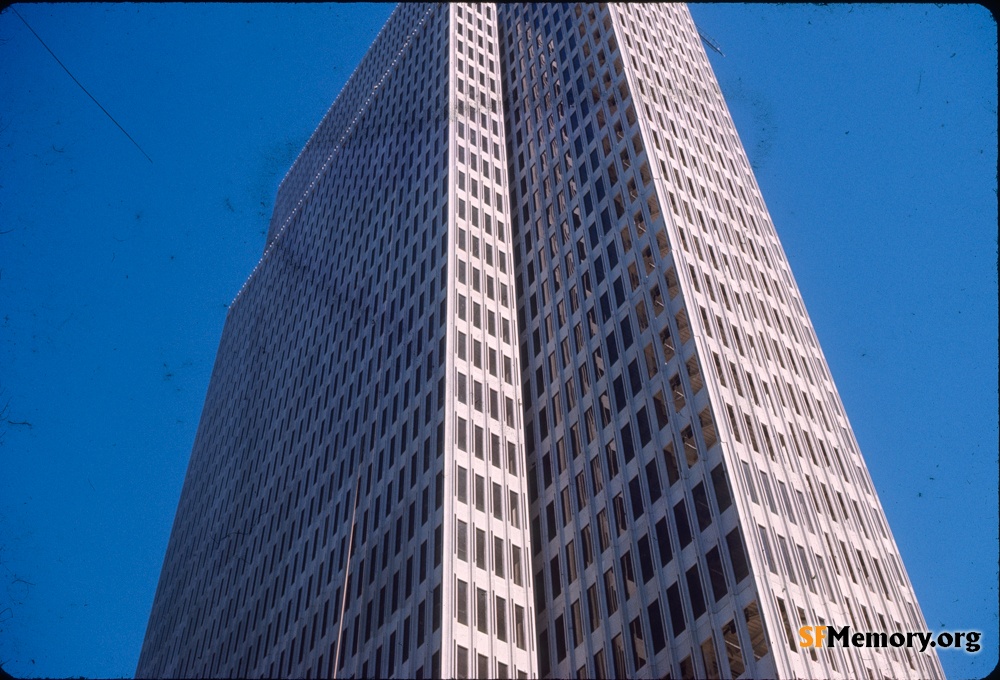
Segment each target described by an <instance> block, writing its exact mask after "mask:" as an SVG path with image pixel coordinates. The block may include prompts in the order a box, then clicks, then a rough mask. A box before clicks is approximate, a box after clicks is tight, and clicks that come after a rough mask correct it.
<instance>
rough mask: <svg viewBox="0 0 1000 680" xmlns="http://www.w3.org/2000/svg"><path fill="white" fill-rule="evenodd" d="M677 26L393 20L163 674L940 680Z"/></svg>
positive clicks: (211, 436) (157, 669)
mask: <svg viewBox="0 0 1000 680" xmlns="http://www.w3.org/2000/svg"><path fill="white" fill-rule="evenodd" d="M825 623H830V624H835V625H847V624H850V625H852V626H853V627H855V628H856V629H857V630H872V631H887V632H892V631H896V630H902V631H906V630H925V629H926V626H925V623H924V621H923V619H922V617H921V614H920V611H919V607H918V605H917V603H916V599H915V597H914V594H913V590H912V587H911V585H910V583H909V581H908V578H907V576H906V573H905V570H904V568H903V565H902V563H901V561H900V559H899V553H898V550H897V548H896V546H895V544H894V542H893V539H892V537H891V533H890V532H889V528H888V526H887V524H886V521H885V516H884V513H883V511H882V509H881V506H880V504H879V502H878V499H877V497H876V495H875V492H874V489H873V488H872V485H871V481H870V478H869V476H868V473H867V470H866V468H865V465H864V462H863V460H862V459H861V456H860V453H859V451H858V449H857V445H856V442H855V440H854V437H853V434H852V433H851V429H850V425H849V423H848V421H847V418H846V416H845V414H844V412H843V407H842V405H841V403H840V400H839V398H838V397H837V394H836V389H835V387H834V386H833V383H832V379H831V378H830V375H829V370H828V368H827V365H826V362H825V360H824V358H823V356H822V353H821V351H820V349H819V346H818V344H817V342H816V338H815V334H814V333H813V330H812V326H811V324H810V322H809V320H808V317H807V315H806V313H805V309H804V308H803V306H802V302H801V296H800V294H799V292H798V289H797V287H796V285H795V282H794V280H793V278H792V276H791V272H790V270H789V267H788V263H787V260H786V258H785V256H784V253H783V251H782V249H781V246H780V244H779V242H778V239H777V236H776V233H775V231H774V227H773V225H772V223H771V220H770V218H769V216H768V214H767V210H766V208H765V206H764V203H763V200H762V199H761V196H760V190H759V188H758V187H757V185H756V182H755V181H754V179H753V176H752V173H751V172H750V169H749V165H748V162H747V159H746V155H745V153H744V151H743V149H742V146H741V145H740V142H739V139H738V137H737V135H736V131H735V129H734V127H733V124H732V120H731V118H730V116H729V113H728V110H727V109H726V106H725V103H724V101H723V99H722V96H721V93H720V92H719V88H718V85H717V83H716V81H715V78H714V76H713V74H712V72H711V68H710V66H709V63H708V60H707V58H706V55H705V52H704V50H703V48H702V46H701V42H700V39H699V35H698V32H697V29H696V28H695V26H694V24H693V22H692V21H691V18H690V15H689V14H688V11H687V9H686V8H685V7H684V6H682V5H676V6H671V5H655V6H654V5H649V6H646V5H623V6H617V5H592V6H591V5H563V6H555V5H537V6H515V5H501V6H493V5H490V4H483V5H416V4H413V5H410V4H402V5H400V6H399V7H398V8H397V9H396V11H395V12H394V13H393V15H392V16H391V17H390V19H389V21H388V22H387V23H386V25H385V27H384V28H383V29H382V31H381V32H380V33H379V35H378V37H377V38H376V40H375V42H374V44H373V45H372V47H371V49H370V50H369V52H368V54H367V55H366V56H365V58H364V59H363V60H362V62H361V63H360V65H359V66H358V68H357V70H356V71H355V73H354V74H353V75H352V76H351V78H350V79H349V81H348V83H347V85H345V87H344V90H343V91H342V92H341V94H340V95H339V96H338V98H337V100H336V101H335V102H334V104H333V105H332V106H331V108H330V110H329V111H328V112H327V114H326V116H324V118H323V120H322V122H321V123H320V125H319V127H318V128H317V130H316V131H315V132H314V134H313V136H312V137H311V138H310V140H309V142H308V143H307V145H306V147H305V148H304V149H303V151H302V152H301V153H300V155H299V157H298V159H297V160H296V161H295V164H294V165H293V166H292V168H291V170H290V171H289V173H288V175H287V176H286V177H285V179H284V180H283V182H282V184H281V188H280V189H279V193H278V197H277V200H276V204H275V210H274V214H273V216H272V219H271V224H270V229H269V232H268V237H267V244H266V247H265V252H264V255H263V257H262V258H261V261H260V263H258V265H257V267H256V268H255V269H254V271H253V273H252V274H251V276H250V277H249V279H248V280H247V282H246V283H245V284H244V286H243V288H242V289H241V290H240V292H239V294H238V295H237V297H236V299H235V300H234V302H233V304H232V305H231V307H230V310H229V314H228V317H227V321H226V326H225V329H224V332H223V337H222V341H221V343H220V347H219V351H218V355H217V358H216V363H215V367H214V370H213V374H212V378H211V382H210V385H209V391H208V395H207V397H206V402H205V407H204V411H203V414H202V419H201V423H200V425H199V429H198V433H197V436H196V439H195V444H194V449H193V451H192V455H191V461H190V464H189V469H188V473H187V477H186V479H185V484H184V489H183V492H182V495H181V500H180V504H179V506H178V511H177V516H176V519H175V522H174V527H173V531H172V534H171V538H170V543H169V546H168V550H167V555H166V558H165V560H164V565H163V571H162V573H161V577H160V583H159V586H158V589H157V593H156V598H155V601H154V605H153V610H152V613H151V615H150V621H149V625H148V629H147V633H146V639H145V642H144V644H143V650H142V654H141V657H140V661H139V666H138V669H137V675H138V676H141V677H146V676H234V675H235V676H249V677H262V676H263V677H275V676H294V677H313V678H319V677H334V676H337V677H355V676H365V677H371V676H400V677H430V676H438V677H440V676H444V677H534V676H539V675H540V676H554V677H570V676H581V677H638V676H642V677H674V678H680V677H760V676H768V677H774V676H779V677H816V678H820V677H821V678H830V677H843V678H855V677H868V678H880V677H907V676H912V677H943V674H942V673H941V670H940V665H939V663H938V661H937V659H936V657H935V656H934V655H933V654H917V653H915V652H914V651H913V650H905V649H904V650H895V649H892V650H885V649H882V650H845V649H840V648H837V649H822V650H819V651H817V650H809V649H801V648H799V647H798V635H797V630H798V628H799V627H800V626H802V625H822V624H825Z"/></svg>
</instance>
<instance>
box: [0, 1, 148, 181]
mask: <svg viewBox="0 0 1000 680" xmlns="http://www.w3.org/2000/svg"><path fill="white" fill-rule="evenodd" d="M10 9H11V11H12V12H13V13H14V14H16V15H17V18H18V19H20V20H21V21H22V22H23V23H24V25H25V26H27V27H28V30H29V31H31V33H32V35H34V36H35V37H36V38H38V42H40V43H42V47H44V48H45V49H46V50H48V52H49V54H51V55H52V58H53V59H55V60H56V63H57V64H59V65H60V66H62V69H63V71H65V72H66V75H68V76H69V77H70V78H72V79H73V82H74V83H76V84H77V85H79V86H80V89H81V90H83V91H84V93H85V94H86V95H87V96H88V97H90V98H91V99H92V100H93V101H94V103H95V104H97V106H98V108H100V109H101V111H104V115H106V116H107V117H108V118H110V119H111V122H112V123H114V124H115V125H117V126H118V129H119V130H121V131H122V133H123V134H124V135H125V136H126V137H128V139H129V141H130V142H132V143H133V144H135V148H137V149H139V153H141V154H142V155H143V156H145V157H146V160H148V161H149V162H150V163H152V162H153V159H152V158H150V157H149V154H147V153H146V152H145V151H143V150H142V147H141V146H139V142H137V141H135V140H134V139H132V135H130V134H129V133H128V132H126V131H125V128H123V127H122V126H121V123H119V122H118V121H117V120H115V117H114V116H112V115H111V114H110V113H108V110H107V109H106V108H104V107H103V106H101V102H99V101H97V99H96V98H95V97H94V95H92V94H90V92H88V91H87V88H85V87H84V86H83V83H81V82H80V81H79V80H77V79H76V76H74V75H73V74H72V73H70V71H69V69H68V68H66V65H65V64H64V63H62V62H61V61H59V57H57V56H56V53H55V52H53V51H52V50H51V49H50V48H49V46H48V45H46V44H45V41H44V40H42V36H40V35H38V34H37V33H35V29H33V28H32V27H31V24H29V23H28V22H27V20H26V19H25V18H24V17H22V16H21V13H20V12H18V11H17V10H16V9H14V8H13V7H11V8H10Z"/></svg>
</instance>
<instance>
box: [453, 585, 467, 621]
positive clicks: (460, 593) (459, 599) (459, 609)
mask: <svg viewBox="0 0 1000 680" xmlns="http://www.w3.org/2000/svg"><path fill="white" fill-rule="evenodd" d="M455 618H456V619H457V620H458V622H459V623H462V624H465V625H469V584H468V583H466V582H465V581H463V580H462V579H458V587H457V588H456V589H455Z"/></svg>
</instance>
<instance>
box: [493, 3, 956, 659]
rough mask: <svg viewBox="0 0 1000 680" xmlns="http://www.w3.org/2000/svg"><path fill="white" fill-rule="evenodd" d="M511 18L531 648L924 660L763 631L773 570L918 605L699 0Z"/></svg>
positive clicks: (904, 607)
mask: <svg viewBox="0 0 1000 680" xmlns="http://www.w3.org/2000/svg"><path fill="white" fill-rule="evenodd" d="M500 29H501V31H500V32H501V51H502V55H503V68H504V69H505V70H506V73H505V78H504V85H505V88H506V89H505V94H506V97H507V107H506V108H505V115H506V117H507V122H508V130H509V137H508V140H507V143H508V156H509V158H510V161H511V162H510V165H509V172H510V182H511V215H512V226H513V228H514V233H515V241H516V247H515V249H514V258H515V269H516V273H517V276H518V277H519V287H518V291H519V299H518V316H519V321H520V328H521V329H522V335H521V358H522V366H521V368H522V381H523V385H524V388H523V403H524V407H525V445H526V448H527V451H528V461H529V466H532V463H534V465H533V468H534V469H529V476H530V477H529V484H530V485H531V486H530V488H531V489H532V491H533V496H532V501H533V503H532V532H533V548H534V550H535V556H534V557H535V564H536V590H537V591H538V593H537V597H536V601H537V602H538V609H539V612H538V614H539V623H538V627H539V663H540V668H541V670H542V672H543V673H546V672H551V673H552V674H554V675H557V676H568V675H571V674H572V673H574V672H577V671H578V670H581V669H582V670H583V671H585V672H586V674H588V675H592V674H594V675H598V676H600V675H601V674H603V673H614V674H616V675H634V674H645V673H647V672H649V673H652V674H656V675H661V674H664V673H669V674H671V675H680V676H682V677H687V676H690V675H691V674H693V675H695V676H704V675H708V676H713V675H717V674H719V673H722V674H724V675H725V674H726V673H727V671H726V670H725V668H726V665H727V664H728V665H729V668H730V670H731V671H732V672H733V673H734V674H738V672H737V671H736V669H737V668H740V669H754V670H753V673H754V674H764V675H766V674H769V673H772V674H773V673H775V672H780V673H781V674H793V675H794V674H810V673H812V674H816V673H818V674H819V675H821V676H823V677H829V676H831V675H836V674H837V673H841V674H846V675H848V676H850V675H859V676H861V675H866V674H867V672H868V669H871V670H872V671H873V672H874V671H877V672H879V673H883V674H888V675H891V676H900V675H904V674H905V673H907V672H909V673H913V672H914V671H915V670H916V672H917V674H920V673H924V674H934V673H936V672H937V667H936V666H935V664H936V660H934V661H932V662H931V663H929V664H928V663H926V661H924V660H917V663H919V664H921V666H919V667H918V666H915V665H914V659H913V658H904V656H903V655H901V654H899V653H896V652H887V653H885V654H881V655H877V658H875V659H874V660H871V659H862V658H861V656H860V655H855V656H854V657H852V658H851V659H841V660H840V661H838V660H837V659H834V658H832V657H831V658H829V659H828V658H825V657H824V658H823V659H809V660H808V661H807V660H804V659H803V658H802V656H803V655H801V654H798V653H797V650H795V649H789V648H788V647H787V646H784V645H781V646H780V647H779V644H780V641H779V642H778V643H774V645H773V646H775V649H770V648H769V647H768V646H767V645H768V643H769V642H770V641H771V639H770V638H767V637H762V638H761V639H760V640H756V641H755V640H754V638H755V632H754V630H752V629H753V628H754V627H755V626H756V627H759V628H760V629H761V630H763V621H764V620H767V621H777V620H778V610H779V607H778V602H777V599H776V597H775V595H773V594H772V593H787V598H788V599H792V600H793V602H794V606H795V607H796V608H797V609H796V610H795V611H797V610H798V609H802V611H803V615H804V613H805V611H806V610H805V609H804V608H802V607H799V605H803V606H804V607H808V609H809V611H810V612H811V616H810V617H809V620H814V619H815V617H816V616H822V617H825V618H827V619H830V620H845V621H848V620H852V621H858V623H861V622H862V620H863V619H862V618H855V617H854V615H853V614H852V611H854V610H853V609H852V606H853V607H854V608H855V609H857V608H860V612H861V616H866V614H865V612H867V611H877V612H879V614H878V615H879V616H882V615H883V614H884V615H885V616H886V617H888V618H889V619H891V620H892V621H894V622H902V625H904V626H913V627H916V628H920V627H921V626H922V620H921V619H920V617H919V614H918V612H917V610H916V606H915V602H914V600H913V594H912V590H911V589H910V587H909V585H908V583H907V582H906V579H905V574H904V573H903V570H902V567H901V564H900V562H899V558H898V552H897V551H896V548H895V545H894V544H893V542H892V539H891V537H890V535H889V533H888V529H887V527H886V525H885V522H884V515H883V513H882V511H881V508H880V507H879V505H878V501H877V499H876V497H875V495H874V491H873V489H872V488H871V484H870V481H869V479H868V477H867V473H866V472H865V470H864V464H863V462H862V461H861V458H860V455H859V454H858V452H857V447H856V444H855V443H854V440H853V438H852V436H851V434H850V432H849V429H848V428H849V426H848V424H847V421H846V418H845V416H844V414H843V409H842V407H841V405H840V402H839V400H838V398H837V397H836V395H835V391H834V387H833V384H832V382H831V379H830V377H829V372H828V370H827V368H826V365H825V362H824V360H823V358H822V355H821V353H820V351H819V348H818V346H817V344H816V341H815V335H814V333H813V331H812V328H811V326H810V325H809V321H808V318H807V316H806V314H805V310H804V308H803V307H802V304H801V300H800V296H799V294H798V291H797V288H796V287H795V284H794V281H793V280H792V278H791V274H790V272H789V269H788V265H787V261H786V260H785V257H784V254H783V252H782V251H781V247H780V245H779V243H778V240H777V236H776V234H775V232H774V228H773V226H772V225H771V222H770V219H769V217H768V215H767V212H766V209H765V208H764V205H763V202H762V200H761V198H760V194H759V189H758V188H757V186H756V184H755V182H754V180H753V177H752V174H751V173H750V170H749V166H748V164H747V161H746V157H745V154H744V153H743V150H742V148H741V147H740V144H739V141H738V138H737V136H736V132H735V130H734V128H733V126H732V122H731V120H730V118H729V115H728V112H727V110H726V108H725V104H724V102H723V100H722V97H721V93H720V92H719V90H718V86H717V85H716V83H715V80H714V76H713V75H712V73H711V70H710V68H709V65H708V61H707V59H706V57H705V55H704V51H703V49H702V48H701V45H700V42H699V37H698V33H697V30H696V29H695V27H694V25H693V23H692V22H691V19H690V16H689V14H688V13H687V10H686V8H684V7H683V6H655V7H654V6H651V5H621V6H618V5H599V6H582V5H576V6H537V7H527V8H525V7H514V6H504V7H502V8H501V11H500ZM588 482H589V485H588ZM588 486H589V488H588ZM590 489H592V490H593V491H592V492H591V491H590ZM573 497H575V498H576V503H575V505H574V504H573V503H572V502H571V501H572V499H573ZM807 499H808V500H807ZM730 508H732V509H730ZM751 518H752V521H751ZM757 524H759V525H760V527H759V529H760V531H759V532H757V531H753V532H750V531H747V528H748V527H754V526H756V525H757ZM820 534H823V536H822V537H820ZM594 535H596V536H597V541H596V546H594V544H595V541H594V540H593V538H592V537H593V536H594ZM769 537H770V538H769ZM574 545H585V546H588V549H587V550H588V552H586V553H585V558H584V564H586V565H587V568H586V569H585V570H584V571H583V573H582V574H578V571H577V569H576V568H575V564H576V562H575V558H574V557H572V556H571V555H567V554H566V552H565V549H566V548H567V547H568V546H574ZM848 545H851V546H863V550H857V549H855V550H853V551H849V550H848V549H847V547H846V546H848ZM590 546H594V547H590ZM591 550H593V551H594V554H593V555H591V554H590V551H591ZM657 560H658V563H657ZM756 564H760V565H764V566H763V569H764V570H763V571H761V570H760V569H752V571H754V572H755V573H757V574H760V576H759V577H758V579H757V580H756V582H755V581H754V580H751V579H747V578H746V576H747V575H748V573H749V571H750V570H751V569H750V565H756ZM841 564H842V565H844V574H843V575H841V574H840V572H839V571H838V569H840V565H841ZM868 565H870V567H869V566H868ZM876 565H877V568H876ZM890 570H891V571H892V573H893V574H894V575H895V576H896V577H897V578H896V580H895V581H892V579H886V578H884V574H883V577H882V578H881V579H880V578H879V577H878V576H877V574H879V573H882V572H889V571H890ZM768 574H770V575H771V576H770V577H769V576H768ZM866 574H867V576H865V575H866ZM786 585H787V589H786ZM831 588H835V589H836V590H831ZM591 589H595V592H594V596H593V599H594V601H595V602H601V601H602V600H603V601H604V602H606V604H607V611H606V613H605V614H604V615H603V621H604V623H605V625H604V626H603V628H604V630H603V631H599V634H594V635H589V636H584V637H580V636H577V635H576V632H575V629H574V626H576V625H577V624H576V620H577V617H576V615H575V613H573V612H574V611H575V606H576V605H575V604H574V603H575V602H576V601H578V599H581V600H586V598H587V595H586V593H588V592H589V591H590V590H591ZM602 589H603V590H604V591H605V592H604V597H603V598H602V597H601V594H600V592H599V591H600V590H602ZM663 602H666V606H663V605H662V603H663ZM623 603H624V606H623ZM852 603H853V604H852ZM713 604H714V606H713ZM751 605H752V606H753V609H752V611H753V617H750V616H747V617H740V616H736V615H735V614H737V613H738V612H739V611H741V610H746V608H748V607H750V606H751ZM789 607H791V605H789ZM566 611H569V612H571V615H570V617H569V620H568V621H567V620H564V619H563V618H562V617H563V613H564V612H566ZM789 611H793V610H792V609H791V608H790V609H789ZM654 612H655V616H654ZM661 616H665V617H667V618H668V619H669V620H667V619H661V618H660V617H661ZM664 624H666V625H664ZM772 627H773V628H775V630H780V628H778V627H777V626H776V625H774V624H772ZM653 629H655V630H656V634H655V635H654V634H652V632H651V631H652V630H653ZM661 632H662V636H661ZM577 641H581V642H583V644H581V645H577V644H575V643H576V642H577ZM721 650H726V655H725V658H723V657H722V655H720V654H719V652H720V651H721ZM737 650H739V655H736V654H735V652H736V651H737ZM749 650H752V651H753V654H750V652H749ZM650 664H651V665H652V666H653V669H651V670H649V669H647V665H650ZM838 664H839V665H838ZM873 664H874V666H873ZM838 669H839V670H838Z"/></svg>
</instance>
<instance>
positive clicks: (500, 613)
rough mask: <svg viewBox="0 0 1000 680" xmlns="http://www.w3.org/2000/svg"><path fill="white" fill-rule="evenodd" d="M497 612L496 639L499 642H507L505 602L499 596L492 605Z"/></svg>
mask: <svg viewBox="0 0 1000 680" xmlns="http://www.w3.org/2000/svg"><path fill="white" fill-rule="evenodd" d="M494 605H495V606H496V610H497V639H498V640H500V641H501V642H506V641H507V600H505V599H503V598H502V597H500V596H499V595H497V596H496V601H495V603H494Z"/></svg>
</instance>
